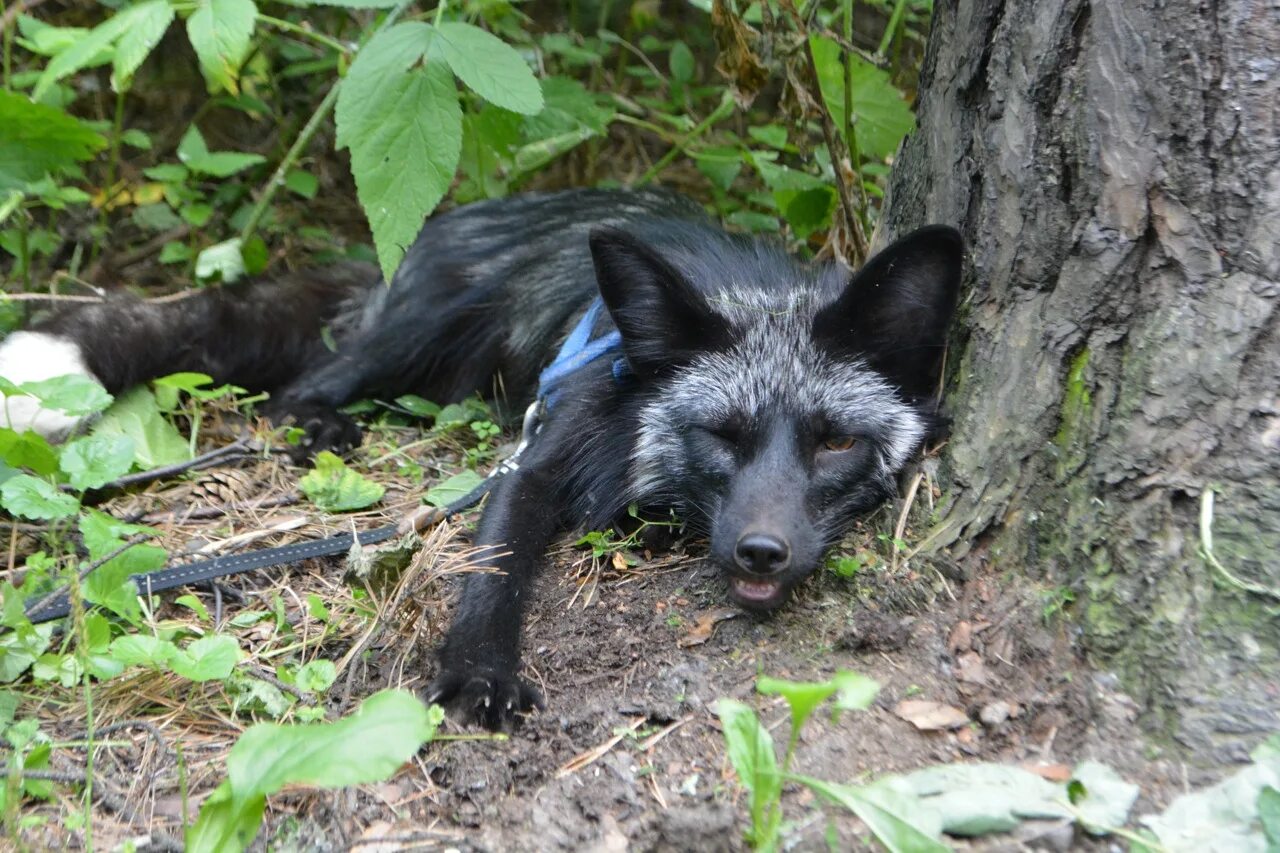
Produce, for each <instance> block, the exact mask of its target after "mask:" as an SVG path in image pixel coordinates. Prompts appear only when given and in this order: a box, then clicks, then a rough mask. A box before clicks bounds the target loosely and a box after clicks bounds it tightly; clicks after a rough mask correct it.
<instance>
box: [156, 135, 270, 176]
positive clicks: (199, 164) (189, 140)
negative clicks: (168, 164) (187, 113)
mask: <svg viewBox="0 0 1280 853" xmlns="http://www.w3.org/2000/svg"><path fill="white" fill-rule="evenodd" d="M178 159H179V160H181V161H182V162H183V163H184V164H185V165H186V167H187V168H188V169H190V170H191V171H193V172H196V173H198V174H202V175H212V176H213V177H215V178H229V177H231V176H232V175H234V174H235V173H236V172H240V171H243V170H245V169H247V168H249V167H250V166H256V165H258V164H259V163H265V162H266V161H267V158H266V157H263V156H262V155H261V154H242V153H240V152H239V151H210V150H209V147H208V145H206V144H205V141H204V136H203V135H201V133H200V129H199V128H198V127H196V126H195V125H194V124H193V125H191V127H189V128H187V132H186V133H185V134H183V137H182V141H181V142H179V143H178Z"/></svg>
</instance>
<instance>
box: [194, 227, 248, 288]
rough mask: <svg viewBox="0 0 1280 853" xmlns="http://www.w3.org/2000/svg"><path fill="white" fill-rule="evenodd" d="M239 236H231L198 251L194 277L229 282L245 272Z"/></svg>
mask: <svg viewBox="0 0 1280 853" xmlns="http://www.w3.org/2000/svg"><path fill="white" fill-rule="evenodd" d="M240 245H241V244H240V238H239V237H232V238H231V239H230V240H223V241H222V242H221V243H215V244H214V245H212V246H208V247H206V248H204V249H202V250H201V251H200V254H199V255H197V256H196V278H199V279H201V280H205V281H207V280H210V279H215V280H217V279H220V280H222V281H224V282H227V283H230V282H233V281H235V280H236V279H238V278H240V276H242V275H244V274H245V266H244V255H243V254H242V253H241V251H240Z"/></svg>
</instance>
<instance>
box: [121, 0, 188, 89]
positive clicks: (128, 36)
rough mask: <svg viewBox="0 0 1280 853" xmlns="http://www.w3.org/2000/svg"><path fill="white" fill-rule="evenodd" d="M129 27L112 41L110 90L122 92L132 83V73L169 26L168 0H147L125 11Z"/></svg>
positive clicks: (169, 7) (172, 13) (170, 8)
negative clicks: (116, 40)
mask: <svg viewBox="0 0 1280 853" xmlns="http://www.w3.org/2000/svg"><path fill="white" fill-rule="evenodd" d="M129 12H130V14H131V17H130V22H129V27H128V28H127V29H126V30H125V31H124V33H123V34H122V35H121V36H120V40H119V41H118V42H116V55H115V59H114V60H113V61H112V68H111V88H113V89H115V90H116V91H117V92H122V91H124V90H126V89H128V88H129V85H130V84H131V83H132V82H133V74H134V72H135V71H137V70H138V66H140V65H142V63H143V61H144V60H145V59H146V58H147V57H148V56H149V55H150V54H151V51H152V50H153V49H154V48H155V46H156V45H157V44H159V43H160V39H161V38H162V37H163V36H164V34H165V31H166V30H167V29H169V24H171V23H173V15H174V11H173V7H172V6H170V5H169V0H147V2H145V3H139V4H138V5H137V6H134V7H132V8H131V9H130V10H129Z"/></svg>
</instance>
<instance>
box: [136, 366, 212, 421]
mask: <svg viewBox="0 0 1280 853" xmlns="http://www.w3.org/2000/svg"><path fill="white" fill-rule="evenodd" d="M151 384H152V385H153V386H155V392H156V405H158V406H159V407H160V408H161V409H163V410H164V411H166V412H173V411H176V410H177V408H178V393H179V392H180V391H186V392H187V393H188V394H190V393H192V392H193V391H196V390H198V389H200V388H207V387H208V386H210V385H212V384H213V377H212V376H210V375H209V374H207V373H193V372H190V371H184V372H181V373H170V374H169V375H168V376H161V377H160V378H159V379H155V380H152V382H151Z"/></svg>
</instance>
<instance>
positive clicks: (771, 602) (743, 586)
mask: <svg viewBox="0 0 1280 853" xmlns="http://www.w3.org/2000/svg"><path fill="white" fill-rule="evenodd" d="M729 591H730V592H731V593H732V596H733V598H734V600H736V601H737V602H738V603H739V604H742V605H744V606H746V607H750V608H753V609H759V610H772V609H773V608H775V607H777V606H778V605H780V604H782V602H783V601H784V600H785V599H786V597H787V588H786V587H785V586H783V584H782V581H780V580H752V579H749V578H743V577H730V578H729Z"/></svg>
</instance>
